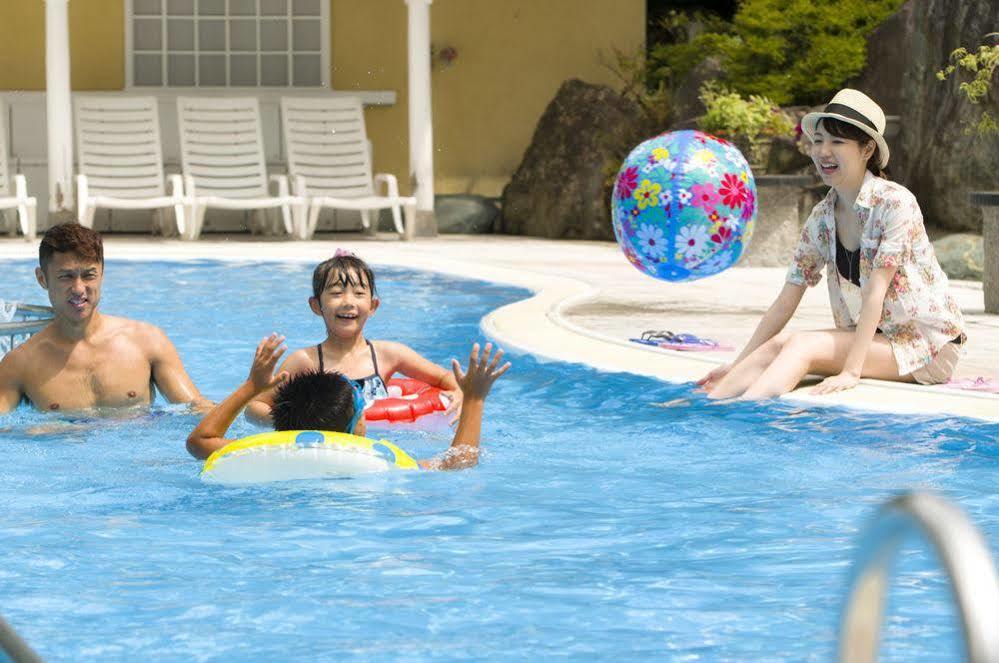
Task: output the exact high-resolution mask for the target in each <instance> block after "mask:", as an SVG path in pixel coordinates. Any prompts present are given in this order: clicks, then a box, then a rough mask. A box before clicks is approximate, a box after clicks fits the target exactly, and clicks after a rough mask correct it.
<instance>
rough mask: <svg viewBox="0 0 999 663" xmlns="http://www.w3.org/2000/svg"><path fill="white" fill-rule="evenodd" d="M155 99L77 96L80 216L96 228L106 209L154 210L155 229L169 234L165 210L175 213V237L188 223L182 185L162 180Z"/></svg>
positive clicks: (177, 177)
mask: <svg viewBox="0 0 999 663" xmlns="http://www.w3.org/2000/svg"><path fill="white" fill-rule="evenodd" d="M156 104H157V102H156V98H155V97H106V96H101V97H97V96H94V97H87V96H76V97H75V98H74V99H73V106H74V110H75V116H76V149H77V159H78V164H79V166H78V167H79V171H80V172H79V174H78V175H77V176H76V190H77V194H76V195H77V201H78V202H77V216H78V218H79V221H80V225H82V226H85V227H87V228H92V227H93V225H94V212H96V211H97V208H98V207H104V208H107V209H149V210H155V214H156V225H157V226H158V227H159V229H160V231H161V232H164V234H166V232H167V228H166V226H167V224H166V222H165V220H164V217H163V216H162V214H163V211H164V210H169V209H170V208H173V213H174V218H175V221H176V225H177V232H178V233H180V234H181V235H182V236H183V235H184V232H185V231H186V230H187V225H188V223H189V222H190V220H189V219H188V218H186V217H187V216H188V212H187V206H188V205H187V201H186V200H185V198H184V184H183V181H182V180H181V177H180V175H170V177H169V180H170V189H171V192H170V194H169V195H167V192H166V186H165V179H164V177H163V148H162V145H161V143H160V117H159V110H158V108H157V105H156Z"/></svg>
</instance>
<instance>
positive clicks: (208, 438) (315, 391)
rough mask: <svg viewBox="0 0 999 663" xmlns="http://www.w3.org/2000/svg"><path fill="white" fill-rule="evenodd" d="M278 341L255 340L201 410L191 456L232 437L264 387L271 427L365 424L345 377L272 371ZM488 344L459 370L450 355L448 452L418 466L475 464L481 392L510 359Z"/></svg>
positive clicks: (358, 427)
mask: <svg viewBox="0 0 999 663" xmlns="http://www.w3.org/2000/svg"><path fill="white" fill-rule="evenodd" d="M283 341H284V337H283V336H278V335H277V334H271V335H270V336H269V337H268V338H265V339H263V340H262V341H260V344H259V345H258V346H257V352H256V355H255V356H254V358H253V365H252V366H251V367H250V375H249V377H248V378H247V380H246V381H245V382H244V383H243V384H241V385H240V386H239V387H238V388H237V389H236V391H234V392H232V394H230V395H229V397H228V398H226V399H225V400H224V401H222V402H221V403H219V404H218V405H216V406H215V408H214V409H213V410H212V411H211V412H209V413H208V414H207V415H205V418H204V419H202V420H201V423H200V424H198V426H197V427H196V428H195V429H194V430H193V431H192V432H191V434H190V436H188V438H187V450H188V451H189V452H190V453H191V455H192V456H194V457H195V458H202V459H203V458H208V456H210V455H211V454H212V452H214V451H216V450H218V449H221V448H222V447H224V446H225V445H227V444H229V443H230V442H232V441H233V440H231V439H226V438H225V434H226V432H227V431H228V430H229V426H231V425H232V422H233V420H235V418H236V416H237V415H238V414H239V412H240V410H242V409H243V408H244V407H246V405H247V404H248V403H250V402H251V401H252V400H253V399H254V398H258V397H259V396H260V395H261V394H263V393H265V392H269V393H273V398H272V400H271V403H272V404H271V406H270V413H271V419H272V420H273V423H274V429H275V430H279V431H280V430H327V431H333V432H341V433H353V434H354V435H360V436H362V437H363V436H364V434H365V433H366V432H367V426H366V425H365V423H364V417H363V416H362V415H363V412H364V410H363V398H362V396H361V394H360V392H359V388H358V387H357V385H355V384H354V383H353V382H352V381H351V380H348V379H347V378H345V377H344V376H343V375H341V374H339V373H326V372H320V371H306V372H302V373H299V374H298V375H295V376H294V377H289V375H288V372H287V371H280V372H279V373H278V375H277V376H275V375H274V367H275V366H276V365H277V362H278V359H280V358H281V355H283V354H284V351H285V349H286V348H284V347H282V346H281V343H282V342H283ZM492 349H493V348H492V344H491V343H487V344H486V347H485V350H484V352H483V353H482V355H481V356H480V355H479V344H478V343H476V344H475V345H473V346H472V351H471V353H470V355H469V357H468V369H467V370H465V371H462V370H461V365H460V364H459V363H458V361H457V360H456V359H452V360H451V364H452V366H451V370H452V377H453V378H454V380H455V384H456V386H457V387H459V388H460V389H461V390H462V393H463V394H464V396H465V399H464V405H463V407H462V409H461V415H460V416H459V419H458V429H457V430H456V431H455V433H454V439H453V440H452V441H451V447H450V449H449V450H448V452H447V453H445V454H444V455H443V456H442V457H440V458H437V459H432V460H421V461H419V464H420V467H422V468H424V469H435V470H456V469H462V468H465V467H472V466H474V465H475V464H476V463H478V461H479V437H480V436H481V433H482V411H483V409H484V407H485V400H486V396H487V395H488V394H489V389H490V388H491V387H492V386H493V383H494V382H495V381H496V380H497V379H498V378H499V377H500V376H502V375H503V374H504V373H506V372H507V370H509V368H510V362H507V363H505V364H503V365H502V366H500V365H499V362H500V359H501V358H502V357H503V350H497V351H496V354H495V355H492ZM490 355H492V360H491V361H490ZM286 363H287V362H286Z"/></svg>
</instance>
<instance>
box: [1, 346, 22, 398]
mask: <svg viewBox="0 0 999 663" xmlns="http://www.w3.org/2000/svg"><path fill="white" fill-rule="evenodd" d="M17 364H18V358H17V353H16V350H11V351H10V352H8V353H7V354H6V355H5V356H4V358H3V359H0V414H3V413H5V412H10V411H11V410H13V409H15V408H16V407H17V406H18V405H19V404H20V402H21V395H22V393H23V392H22V391H21V389H22V386H21V371H20V368H19V367H18V365H17Z"/></svg>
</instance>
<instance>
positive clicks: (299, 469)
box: [201, 430, 420, 484]
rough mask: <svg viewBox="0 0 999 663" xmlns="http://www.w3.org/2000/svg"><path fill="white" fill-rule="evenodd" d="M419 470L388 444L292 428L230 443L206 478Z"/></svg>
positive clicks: (259, 479) (255, 479) (209, 465)
mask: <svg viewBox="0 0 999 663" xmlns="http://www.w3.org/2000/svg"><path fill="white" fill-rule="evenodd" d="M419 468H420V466H419V465H418V464H417V462H416V461H415V460H413V459H412V458H411V457H410V456H409V454H407V453H406V452H405V451H403V450H402V449H400V448H399V447H397V446H396V445H394V444H392V443H391V442H389V441H387V440H371V439H368V438H366V437H359V436H357V435H350V434H349V433H333V432H330V431H300V430H289V431H273V432H269V433H260V434H258V435H251V436H249V437H244V438H242V439H240V440H236V441H235V442H231V443H229V444H227V445H226V446H224V447H222V448H221V449H219V450H218V451H216V452H215V453H213V454H212V455H211V456H209V457H208V460H206V461H205V465H204V467H203V468H202V469H201V478H202V479H203V480H205V481H211V482H214V483H224V484H250V483H265V482H268V481H291V480H295V479H321V478H330V477H346V476H355V475H358V474H367V473H371V472H384V471H387V470H418V469H419Z"/></svg>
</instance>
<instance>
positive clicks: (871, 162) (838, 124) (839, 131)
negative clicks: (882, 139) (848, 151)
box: [819, 117, 891, 180]
mask: <svg viewBox="0 0 999 663" xmlns="http://www.w3.org/2000/svg"><path fill="white" fill-rule="evenodd" d="M819 123H820V124H821V125H822V128H823V129H825V130H826V133H827V134H829V135H830V136H835V137H836V138H846V139H847V140H855V141H857V142H858V143H860V144H861V145H864V144H865V143H867V142H868V141H870V142H872V143H873V142H874V139H873V138H871V136H870V134H868V133H867V132H866V131H864V130H863V129H861V128H859V127H856V126H854V125H852V124H850V123H849V122H843V121H842V120H837V119H836V118H834V117H824V118H822V119H821V120H819ZM880 163H881V150H880V149H879V148H878V146H877V143H875V145H874V154H872V155H871V158H870V159H868V160H867V170H869V171H871V173H872V174H874V175H876V176H877V177H880V178H882V179H886V180H888V179H891V178H890V177H889V176H888V169H887V168H882V167H881V166H880V165H879V164H880Z"/></svg>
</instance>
